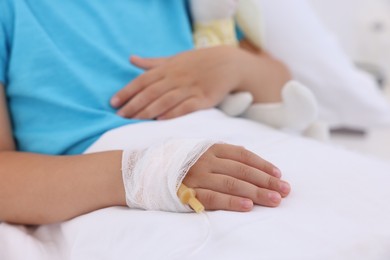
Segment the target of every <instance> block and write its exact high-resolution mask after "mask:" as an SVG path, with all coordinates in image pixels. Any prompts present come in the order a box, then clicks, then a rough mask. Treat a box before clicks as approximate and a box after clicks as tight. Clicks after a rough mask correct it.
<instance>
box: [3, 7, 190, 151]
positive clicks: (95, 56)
mask: <svg viewBox="0 0 390 260" xmlns="http://www.w3.org/2000/svg"><path fill="white" fill-rule="evenodd" d="M192 48H193V43H192V35H191V24H190V21H189V18H188V14H187V11H186V0H113V1H99V0H98V1H87V0H66V1H53V0H40V1H35V0H0V81H1V82H3V83H4V84H5V90H6V94H7V101H8V105H9V110H10V114H11V119H12V124H13V130H14V136H15V140H16V141H17V145H18V149H19V150H21V151H29V152H36V153H45V154H78V153H81V152H83V151H84V150H85V149H86V148H87V147H88V146H89V145H91V144H92V143H93V142H94V141H95V140H97V139H98V138H99V137H100V136H101V135H102V134H103V133H105V132H106V131H108V130H110V129H113V128H115V127H119V126H122V125H125V124H130V123H136V122H139V121H138V120H132V119H124V118H121V117H119V116H117V115H116V111H115V110H114V109H113V108H112V107H111V106H110V103H109V101H110V99H111V97H112V96H113V94H114V93H116V92H117V91H119V90H120V89H121V88H123V87H124V86H125V85H126V84H127V83H128V82H130V81H131V80H133V79H134V78H135V77H137V76H139V75H140V74H141V73H142V70H140V69H138V68H136V67H134V66H132V65H131V64H130V63H129V62H128V57H129V56H130V55H131V54H136V55H140V56H144V57H161V56H170V55H174V54H177V53H179V52H183V51H186V50H189V49H192ZM140 134H142V133H140ZM129 138H133V137H131V136H129Z"/></svg>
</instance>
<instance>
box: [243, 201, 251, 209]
mask: <svg viewBox="0 0 390 260" xmlns="http://www.w3.org/2000/svg"><path fill="white" fill-rule="evenodd" d="M241 207H242V208H244V209H252V208H253V201H251V200H241Z"/></svg>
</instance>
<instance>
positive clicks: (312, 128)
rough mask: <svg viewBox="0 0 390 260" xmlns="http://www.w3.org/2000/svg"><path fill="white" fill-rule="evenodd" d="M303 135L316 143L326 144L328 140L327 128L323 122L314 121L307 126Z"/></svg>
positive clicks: (328, 132) (328, 131)
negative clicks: (316, 141)
mask: <svg viewBox="0 0 390 260" xmlns="http://www.w3.org/2000/svg"><path fill="white" fill-rule="evenodd" d="M303 135H304V136H306V137H310V138H313V139H316V140H318V141H322V142H327V141H329V138H330V130H329V126H328V125H327V124H326V123H325V122H322V121H316V122H314V123H312V124H311V125H309V127H308V128H307V129H306V130H305V131H304V132H303Z"/></svg>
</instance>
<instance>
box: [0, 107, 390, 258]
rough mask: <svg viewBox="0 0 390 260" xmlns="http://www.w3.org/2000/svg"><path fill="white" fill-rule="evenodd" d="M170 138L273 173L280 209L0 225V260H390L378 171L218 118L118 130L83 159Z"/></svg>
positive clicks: (387, 177)
mask: <svg viewBox="0 0 390 260" xmlns="http://www.w3.org/2000/svg"><path fill="white" fill-rule="evenodd" d="M157 129H158V131H156V130H157ZM173 137H174V138H194V137H196V138H207V139H217V140H222V141H225V142H229V143H233V144H237V145H243V146H245V147H246V148H248V149H250V150H252V151H254V152H256V153H258V154H259V155H260V156H262V157H263V158H265V159H267V160H270V161H271V162H273V163H274V164H276V165H277V166H278V167H280V168H281V169H282V171H283V175H284V178H285V179H286V180H288V181H289V182H290V183H291V186H292V193H291V195H290V196H289V197H288V198H286V199H284V200H283V202H282V204H281V206H280V207H278V208H266V207H260V206H256V207H255V208H254V210H253V211H252V212H250V213H235V212H226V211H213V212H206V213H203V214H195V213H188V214H179V213H168V212H153V211H142V210H133V209H127V208H122V207H113V208H106V209H102V210H99V211H95V212H92V213H89V214H86V215H84V216H80V217H77V218H75V219H72V220H69V221H67V222H65V223H59V224H53V225H46V226H40V227H25V226H15V225H10V224H6V223H1V224H0V259H1V260H8V259H12V260H18V259H23V260H24V259H29V260H35V259H37V260H46V259H47V260H49V259H50V260H52V259H80V260H81V259H82V260H88V259H224V260H227V259H292V260H295V259H296V260H304V259H316V260H320V259H332V260H335V259H343V260H345V259H353V260H358V259H364V260H367V259H369V260H386V259H390V203H389V198H390V189H389V184H390V164H389V163H387V162H385V161H380V160H379V159H376V158H370V157H368V156H362V155H359V154H357V153H353V152H350V151H346V150H344V149H342V148H339V147H335V146H331V145H328V144H326V143H320V142H317V141H314V140H308V139H304V138H302V137H299V136H293V135H289V134H285V133H282V132H279V131H276V130H273V129H270V128H268V127H266V126H264V125H261V124H258V123H255V122H250V121H247V120H244V119H240V118H229V117H227V116H225V115H224V114H222V113H221V112H219V111H218V110H206V111H201V112H197V113H193V114H190V115H187V116H184V117H181V118H177V119H173V120H168V121H162V122H156V121H151V122H146V123H142V124H134V125H129V126H125V127H121V128H118V129H115V130H113V131H111V132H108V133H106V134H105V135H104V136H103V137H102V138H101V139H100V140H99V141H97V142H96V143H95V144H94V145H92V146H91V147H90V148H89V149H88V151H87V153H89V152H96V151H104V150H110V149H128V148H133V149H136V148H143V147H147V146H149V145H151V144H154V143H155V142H158V141H161V140H163V139H167V138H173Z"/></svg>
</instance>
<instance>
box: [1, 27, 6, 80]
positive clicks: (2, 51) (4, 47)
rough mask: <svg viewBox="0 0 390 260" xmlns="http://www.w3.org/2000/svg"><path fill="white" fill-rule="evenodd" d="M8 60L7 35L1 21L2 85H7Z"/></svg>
mask: <svg viewBox="0 0 390 260" xmlns="http://www.w3.org/2000/svg"><path fill="white" fill-rule="evenodd" d="M7 60H8V53H7V45H6V35H5V30H4V26H3V24H2V22H1V21H0V83H2V84H5V70H6V64H7Z"/></svg>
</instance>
